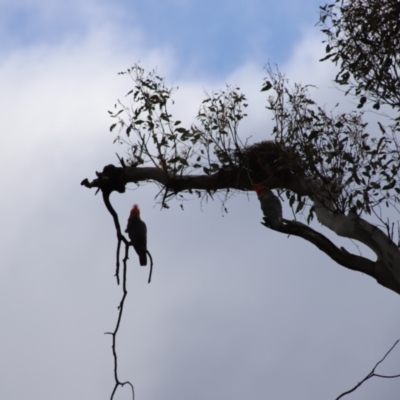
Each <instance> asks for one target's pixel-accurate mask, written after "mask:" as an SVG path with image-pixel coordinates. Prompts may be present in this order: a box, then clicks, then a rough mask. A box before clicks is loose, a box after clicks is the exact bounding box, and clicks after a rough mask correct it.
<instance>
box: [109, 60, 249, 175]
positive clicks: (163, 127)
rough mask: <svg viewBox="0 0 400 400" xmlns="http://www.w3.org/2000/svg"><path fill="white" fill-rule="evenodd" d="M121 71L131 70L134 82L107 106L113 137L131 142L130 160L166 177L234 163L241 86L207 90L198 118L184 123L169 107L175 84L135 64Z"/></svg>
mask: <svg viewBox="0 0 400 400" xmlns="http://www.w3.org/2000/svg"><path fill="white" fill-rule="evenodd" d="M120 74H127V75H129V76H130V77H131V78H132V80H133V82H134V87H133V89H131V90H130V91H129V92H128V93H127V95H126V97H127V98H128V104H126V102H124V103H123V102H121V101H118V102H117V103H116V104H115V111H114V112H111V111H109V114H110V116H111V117H112V118H116V119H117V122H115V123H113V124H112V125H111V127H110V131H113V130H114V129H115V128H116V127H119V133H118V135H117V138H116V139H115V141H117V142H119V143H127V144H128V145H129V148H130V154H129V160H128V162H129V164H130V165H132V166H138V165H153V166H156V167H158V168H161V169H163V170H164V171H165V173H166V175H168V176H171V174H172V175H173V176H183V175H184V174H188V173H193V172H195V171H199V172H201V173H202V174H206V175H210V174H212V173H215V172H218V171H220V170H221V169H222V168H224V167H227V166H231V167H233V166H234V165H236V164H235V163H236V162H237V160H238V156H237V154H238V152H240V151H241V149H242V148H243V143H242V142H241V140H240V138H239V135H238V128H239V124H240V122H241V121H242V120H243V118H245V117H246V116H247V114H246V113H245V108H246V107H247V106H248V104H247V102H246V97H245V96H244V95H243V94H242V93H240V89H239V88H233V87H231V86H226V88H225V90H221V91H219V92H217V93H212V94H210V95H209V94H207V93H206V98H205V100H204V101H203V102H202V103H201V105H200V108H199V111H198V114H197V116H196V122H195V123H193V124H192V125H191V126H190V127H184V125H183V124H182V122H181V121H180V120H177V119H174V118H173V116H172V114H171V112H170V108H171V107H172V106H173V104H174V101H173V100H172V96H173V93H174V91H175V90H176V89H177V88H172V87H168V86H167V85H166V83H165V80H164V79H163V78H161V77H160V76H158V75H157V74H156V71H155V70H153V71H150V72H146V71H145V70H144V69H143V68H142V67H141V66H139V65H135V66H133V67H132V68H130V69H128V70H127V71H126V72H122V73H120Z"/></svg>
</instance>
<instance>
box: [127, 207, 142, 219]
mask: <svg viewBox="0 0 400 400" xmlns="http://www.w3.org/2000/svg"><path fill="white" fill-rule="evenodd" d="M131 217H134V218H140V210H139V206H138V205H137V204H134V205H133V207H132V210H131V213H130V215H129V218H131Z"/></svg>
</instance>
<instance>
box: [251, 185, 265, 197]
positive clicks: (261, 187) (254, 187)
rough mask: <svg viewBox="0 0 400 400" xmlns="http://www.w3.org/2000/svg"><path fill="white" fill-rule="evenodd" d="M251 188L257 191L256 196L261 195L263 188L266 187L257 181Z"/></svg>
mask: <svg viewBox="0 0 400 400" xmlns="http://www.w3.org/2000/svg"><path fill="white" fill-rule="evenodd" d="M252 189H253V190H254V191H255V192H256V193H257V195H258V196H261V195H262V194H263V193H264V192H265V189H267V187H266V186H264V185H261V184H260V183H257V185H253V188H252Z"/></svg>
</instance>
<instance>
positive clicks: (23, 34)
mask: <svg viewBox="0 0 400 400" xmlns="http://www.w3.org/2000/svg"><path fill="white" fill-rule="evenodd" d="M78 4H79V3H78V2H73V1H71V2H57V1H43V2H40V3H39V2H29V1H27V2H15V3H12V2H6V3H5V4H3V5H2V6H1V11H2V17H1V19H2V41H3V51H4V45H6V48H7V49H8V50H12V49H15V48H21V47H22V48H26V47H29V46H33V45H38V44H39V43H40V44H42V45H54V46H57V45H59V44H61V43H63V42H64V41H65V40H68V39H70V38H71V37H72V38H75V39H76V40H79V38H80V37H82V35H85V33H87V31H88V30H90V29H91V28H93V24H96V23H104V20H102V18H105V19H106V20H107V22H108V23H112V24H114V25H116V26H117V27H118V31H119V33H120V36H119V38H118V42H119V45H121V44H122V45H123V46H124V47H126V48H129V45H130V41H131V35H132V32H137V31H139V32H140V36H141V41H142V45H143V46H145V47H150V48H155V47H167V48H170V49H172V51H173V52H174V57H175V61H176V62H177V63H178V64H179V65H185V69H186V70H188V69H189V71H191V73H192V74H195V75H198V74H201V75H203V76H209V75H213V76H218V77H223V76H226V74H228V73H230V72H231V71H232V70H234V69H235V68H236V67H238V66H239V65H241V64H243V63H244V62H246V61H249V60H252V61H254V62H257V63H259V64H260V65H264V64H265V63H266V62H267V61H268V60H271V61H272V62H276V63H281V62H284V61H285V60H286V59H287V58H288V57H289V56H290V54H291V51H292V50H293V47H294V46H295V44H296V42H297V41H298V39H299V37H300V36H301V34H302V32H303V30H304V28H306V27H310V26H312V25H313V24H315V23H316V22H317V20H318V6H319V5H320V4H321V2H320V1H315V0H313V1H308V2H299V1H293V0H284V1H279V2H275V1H258V0H249V1H245V0H243V1H240V0H237V1H218V2H211V1H201V2H200V1H184V0H183V1H179V0H177V1H174V0H172V1H169V0H167V1H155V0H151V1H119V2H115V3H113V4H111V3H108V2H106V1H89V2H87V3H85V6H83V7H82V6H79V5H78ZM316 32H317V30H316Z"/></svg>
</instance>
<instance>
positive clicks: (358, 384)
mask: <svg viewBox="0 0 400 400" xmlns="http://www.w3.org/2000/svg"><path fill="white" fill-rule="evenodd" d="M399 341H400V339H398V340H396V342H395V343H394V345H393V346H392V347H391V348H390V349H389V351H388V352H387V353H386V354H385V355H384V357H383V358H382V359H381V360H380V361H378V362H377V363H376V364H375V366H374V368H372V371H371V372H370V373H369V374H368V375H367V376H366V377H365V378H364V379H363V380H362V381H361V382H358V383H357V385H356V386H354V387H353V388H352V389H350V390H348V391H347V392H344V393H342V394H341V395H340V396H339V397H337V398H336V400H339V399H341V398H342V397H344V396H346V395H347V394H349V393H352V392H354V391H355V390H356V389H358V388H359V387H360V386H361V385H362V384H363V383H364V382H365V381H367V380H368V379H370V378H372V377H373V376H376V377H379V378H398V377H400V374H398V375H379V374H375V370H376V368H377V367H378V365H379V364H380V363H381V362H382V361H384V360H385V358H386V357H387V356H388V355H389V353H390V352H391V351H392V350H393V349H394V348H395V347H396V345H397V343H399Z"/></svg>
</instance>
